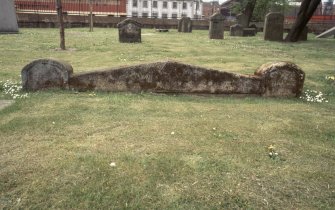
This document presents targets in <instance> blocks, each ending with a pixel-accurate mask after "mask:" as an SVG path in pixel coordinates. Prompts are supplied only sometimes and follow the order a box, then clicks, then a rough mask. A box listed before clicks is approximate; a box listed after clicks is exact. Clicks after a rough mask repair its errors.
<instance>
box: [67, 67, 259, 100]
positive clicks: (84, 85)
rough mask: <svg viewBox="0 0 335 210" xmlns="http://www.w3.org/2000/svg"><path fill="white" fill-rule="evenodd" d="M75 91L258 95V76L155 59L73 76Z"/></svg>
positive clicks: (70, 83)
mask: <svg viewBox="0 0 335 210" xmlns="http://www.w3.org/2000/svg"><path fill="white" fill-rule="evenodd" d="M69 85H70V87H71V88H73V89H77V90H81V91H83V90H103V91H134V92H140V91H150V92H164V93H169V92H178V93H227V94H232V93H236V94H259V93H260V92H261V90H260V88H261V87H262V86H261V78H258V77H254V76H248V75H238V74H233V73H227V72H222V71H217V70H211V69H205V68H201V67H197V66H191V65H187V64H182V63H177V62H158V63H151V64H143V65H138V66H130V67H124V68H119V69H109V70H105V71H97V72H91V73H84V74H79V75H74V76H73V77H72V78H71V79H70V81H69Z"/></svg>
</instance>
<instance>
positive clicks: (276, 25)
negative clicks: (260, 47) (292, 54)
mask: <svg viewBox="0 0 335 210" xmlns="http://www.w3.org/2000/svg"><path fill="white" fill-rule="evenodd" d="M283 35H284V15H283V14H281V13H279V12H273V13H269V14H267V15H266V17H265V22H264V40H269V41H283Z"/></svg>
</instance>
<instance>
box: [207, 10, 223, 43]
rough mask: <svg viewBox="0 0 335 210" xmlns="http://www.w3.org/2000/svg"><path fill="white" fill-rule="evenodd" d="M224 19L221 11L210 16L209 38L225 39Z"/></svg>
mask: <svg viewBox="0 0 335 210" xmlns="http://www.w3.org/2000/svg"><path fill="white" fill-rule="evenodd" d="M223 21H224V17H223V15H221V13H215V14H214V15H212V16H211V17H210V18H209V38H210V39H223Z"/></svg>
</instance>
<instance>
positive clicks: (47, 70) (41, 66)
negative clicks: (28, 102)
mask: <svg viewBox="0 0 335 210" xmlns="http://www.w3.org/2000/svg"><path fill="white" fill-rule="evenodd" d="M72 73H73V70H72V66H71V65H70V64H67V63H66V62H63V61H56V60H51V59H39V60H35V61H33V62H31V63H29V64H28V65H26V66H25V67H24V68H23V69H22V71H21V77H22V87H23V89H24V90H33V91H34V90H41V89H48V88H67V87H68V80H69V77H70V76H71V75H72Z"/></svg>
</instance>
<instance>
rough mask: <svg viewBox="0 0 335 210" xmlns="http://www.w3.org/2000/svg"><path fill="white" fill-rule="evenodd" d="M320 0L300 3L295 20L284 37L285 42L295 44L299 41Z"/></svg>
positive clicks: (308, 0) (305, 0) (307, 0)
mask: <svg viewBox="0 0 335 210" xmlns="http://www.w3.org/2000/svg"><path fill="white" fill-rule="evenodd" d="M320 2H321V0H303V2H302V3H301V6H300V9H299V12H298V15H297V18H296V20H295V22H294V24H293V26H292V28H291V30H290V32H289V33H288V34H287V36H286V37H285V41H286V42H296V41H298V39H299V36H300V34H301V32H302V31H303V30H304V28H305V27H306V25H307V23H308V21H309V20H310V19H311V17H312V16H313V14H314V12H315V10H316V9H317V7H318V5H319V4H320Z"/></svg>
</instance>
